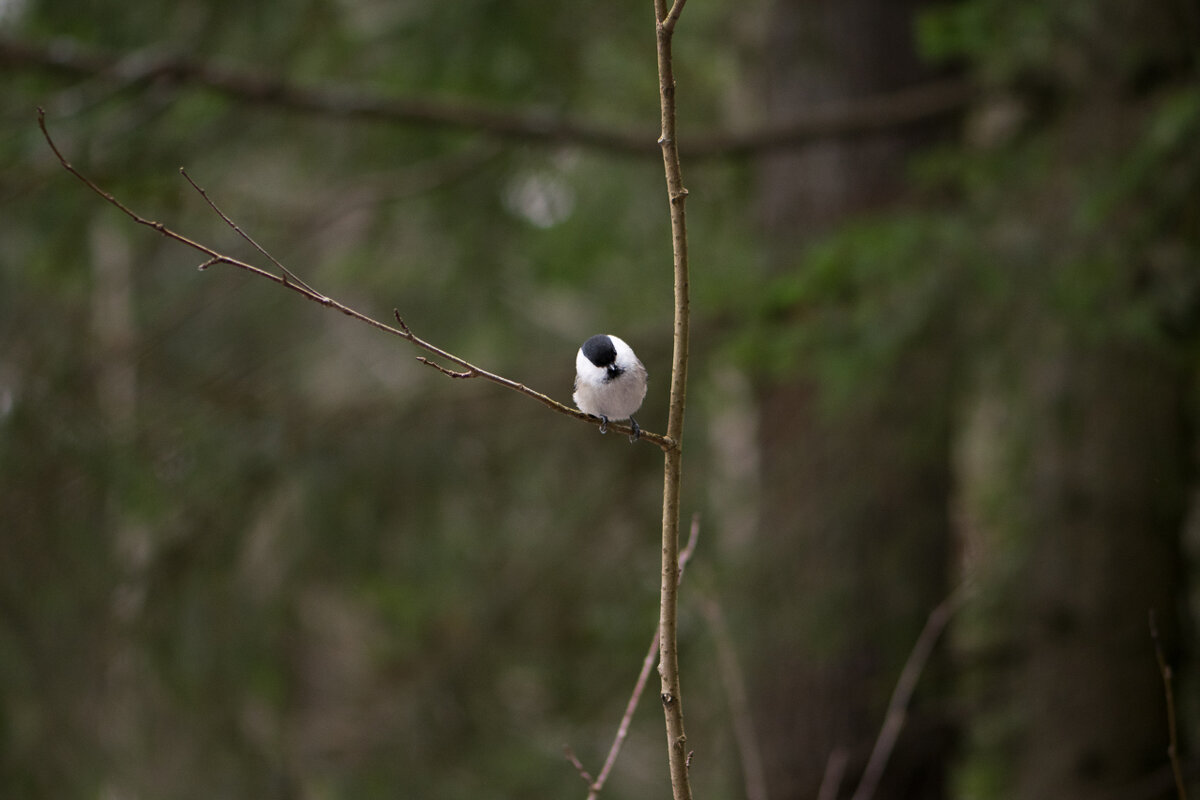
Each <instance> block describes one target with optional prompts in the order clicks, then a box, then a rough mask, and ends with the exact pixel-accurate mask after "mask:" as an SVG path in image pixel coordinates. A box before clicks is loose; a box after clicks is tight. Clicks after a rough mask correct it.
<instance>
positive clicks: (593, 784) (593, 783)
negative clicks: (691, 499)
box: [564, 513, 700, 800]
mask: <svg viewBox="0 0 1200 800" xmlns="http://www.w3.org/2000/svg"><path fill="white" fill-rule="evenodd" d="M699 536H700V514H699V513H697V514H693V515H692V527H691V530H690V531H689V533H688V541H687V545H686V546H685V547H684V548H683V550H682V551H681V552H680V553H679V579H680V580H683V570H684V568H685V567H686V566H687V563H688V562H689V561H691V559H692V553H694V552H695V551H696V540H697V539H698V538H699ZM658 634H659V627H658V626H657V625H656V626H655V628H654V636H653V637H652V638H651V639H650V648H649V649H648V650H647V651H646V657H645V658H643V659H642V671H641V672H639V673H638V678H637V682H636V683H635V684H634V685H633V693H632V694H630V696H629V702H627V703H626V704H625V713H624V714H623V715H622V716H621V724H620V725H618V726H617V735H616V736H615V737H613V741H612V745H610V746H609V748H608V755H607V756H606V757H605V759H604V766H603V767H601V768H600V774H599V775H597V776H596V779H595V780H592V778H591V776H590V775H589V774H588V772H587V770H585V769H584V768H583V765H582V764H580V763H579V760H578V759H576V758H573V756H574V755H575V753H574V752H573V751H572V750H571V748H570V747H565V748H564V749H565V750H566V753H567V759H568V760H569V761H571V763H572V764H574V765H575V768H576V769H577V770H578V771H579V774H580V775H582V776H584V778H583V779H584V780H585V781H586V782H587V783H588V796H587V800H596V797H597V796H598V795H599V794H600V791H601V790H602V789H603V788H604V784H605V782H606V781H607V780H608V775H609V773H611V772H612V768H613V765H614V764H616V763H617V756H618V755H620V753H621V746H622V745H623V744H625V737H626V736H628V735H629V725H630V723H631V722H632V721H633V713H634V712H635V711H637V707H638V703H640V702H641V700H642V693H643V692H645V690H646V683H647V682H648V681H649V680H650V671H651V670H653V669H654V665H655V664H656V663H657V662H658Z"/></svg>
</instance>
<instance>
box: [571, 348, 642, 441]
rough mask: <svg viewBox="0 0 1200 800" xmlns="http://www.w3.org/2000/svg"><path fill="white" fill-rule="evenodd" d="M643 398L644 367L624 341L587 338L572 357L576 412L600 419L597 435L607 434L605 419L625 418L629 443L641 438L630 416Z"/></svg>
mask: <svg viewBox="0 0 1200 800" xmlns="http://www.w3.org/2000/svg"><path fill="white" fill-rule="evenodd" d="M645 397H646V368H645V367H644V366H642V362H641V361H639V360H638V357H637V356H636V355H635V354H634V352H633V348H631V347H630V346H629V345H627V344H625V340H624V339H621V338H619V337H617V336H613V335H611V334H607V333H598V334H596V335H595V336H593V337H591V338H589V339H588V340H587V341H586V342H584V343H583V346H582V347H580V348H579V352H578V353H576V354H575V393H574V395H572V399H573V400H574V401H575V405H576V406H578V407H579V410H580V411H582V412H583V413H585V414H589V415H591V416H593V417H599V418H600V432H601V433H608V422H609V420H622V419H628V420H629V424H630V425H631V426H632V427H633V435H632V436H630V437H629V441H631V442H636V441H637V440H638V438H639V437H640V436H641V435H642V429H641V428H640V427H639V426H638V424H637V420H635V419H634V418H633V414H634V412H635V411H637V410H638V409H639V408H641V406H642V400H644V399H645Z"/></svg>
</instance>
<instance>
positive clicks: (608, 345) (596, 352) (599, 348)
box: [582, 333, 617, 368]
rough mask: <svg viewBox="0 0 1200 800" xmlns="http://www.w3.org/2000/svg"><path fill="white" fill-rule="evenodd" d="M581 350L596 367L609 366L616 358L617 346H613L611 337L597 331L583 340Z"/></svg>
mask: <svg viewBox="0 0 1200 800" xmlns="http://www.w3.org/2000/svg"><path fill="white" fill-rule="evenodd" d="M582 350H583V354H584V355H585V356H587V360H588V361H590V362H592V363H593V364H595V365H596V366H597V367H601V368H603V367H607V366H610V365H611V364H612V363H613V362H614V361H616V360H617V348H615V347H613V343H612V339H610V338H608V336H607V335H605V334H603V333H598V334H596V335H595V336H593V337H592V338H590V339H588V340H587V341H586V342H584V343H583V348H582Z"/></svg>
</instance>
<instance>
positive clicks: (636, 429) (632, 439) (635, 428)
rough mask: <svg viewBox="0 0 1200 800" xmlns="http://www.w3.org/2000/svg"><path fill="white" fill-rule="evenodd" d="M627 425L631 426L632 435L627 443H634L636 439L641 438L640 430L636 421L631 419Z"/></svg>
mask: <svg viewBox="0 0 1200 800" xmlns="http://www.w3.org/2000/svg"><path fill="white" fill-rule="evenodd" d="M629 424H630V425H631V426H633V435H632V436H630V437H629V441H630V442H631V443H632V442H636V441H637V440H638V439H640V438H642V428H641V426H640V425H638V424H637V420H636V419H634V418H633V417H630V418H629Z"/></svg>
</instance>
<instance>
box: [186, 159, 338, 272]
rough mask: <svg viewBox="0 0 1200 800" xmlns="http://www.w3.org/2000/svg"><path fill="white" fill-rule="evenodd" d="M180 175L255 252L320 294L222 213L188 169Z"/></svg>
mask: <svg viewBox="0 0 1200 800" xmlns="http://www.w3.org/2000/svg"><path fill="white" fill-rule="evenodd" d="M179 174H180V175H182V176H183V179H184V180H186V181H187V182H188V183H190V184H191V185H192V188H193V189H195V190H196V191H197V192H199V193H200V196H201V197H203V198H204V202H206V203H208V207H209V208H211V209H212V210H213V211H215V212H217V216H218V217H220V218H221V219H223V220H225V224H226V225H228V226H229V227H231V228H233V230H234V233H236V234H237V235H238V236H240V237H242V238H243V239H245V240H246V241H247V242H249V243H250V246H251V247H253V248H254V249H255V250H257V251H258V252H260V253H262V254H263V255H264V256H266V257H267V259H269V260H270V262H271V263H272V264H274V265H275V266H277V267H279V270H280V272H282V273H283V274H284V275H286V276H287V277H288V278H291V279H292V281H293V282H295V283H297V284H299V285H300V286H303V287H304V288H305V289H308V291H310V292H312V293H313V294H319V292H318V291H317V290H316V289H314V288H312V287H311V286H309V285H308V284H307V283H305V282H304V281H302V280H300V278H299V277H297V276H296V273H294V272H292V271H291V270H290V269H288V268H287V267H285V266H284V265H283V264H281V263H279V259H277V258H275V256H273V255H271V254H270V253H268V252H267V251H266V249H265V248H264V247H263V246H262V245H260V244H259V243H258V242H256V241H254V239H252V238H251V237H250V234H248V233H246V232H245V231H244V230H242V228H241V226H240V225H238V224H237V223H236V222H234V221H233V220H231V219H230V218H229V217H228V216H227V215H226V214H225V212H224V211H222V210H221V209H220V208H218V207H217V204H216V203H215V202H213V199H212V198H211V197H209V196H208V192H206V191H204V189H203V188H201V187H200V186H199V185H198V184H197V183H196V182H195V181H194V180H192V176H191V175H188V174H187V170H186V169H184V168H183V167H180V168H179Z"/></svg>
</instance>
